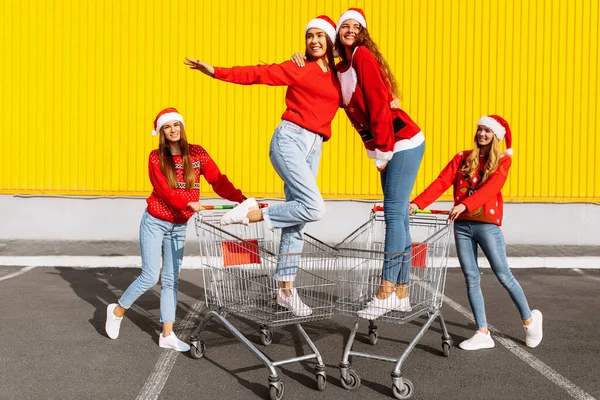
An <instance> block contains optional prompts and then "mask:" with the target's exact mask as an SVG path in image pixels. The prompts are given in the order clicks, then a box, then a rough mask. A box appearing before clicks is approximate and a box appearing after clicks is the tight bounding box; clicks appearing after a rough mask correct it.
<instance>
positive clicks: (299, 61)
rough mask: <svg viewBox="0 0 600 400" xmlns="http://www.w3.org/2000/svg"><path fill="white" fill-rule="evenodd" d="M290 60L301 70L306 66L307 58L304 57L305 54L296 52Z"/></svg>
mask: <svg viewBox="0 0 600 400" xmlns="http://www.w3.org/2000/svg"><path fill="white" fill-rule="evenodd" d="M290 60H292V62H293V63H294V64H296V65H297V66H299V67H300V68H303V67H304V66H305V65H306V62H305V61H306V57H305V56H304V54H302V53H300V52H296V53H294V55H293V56H292V58H290Z"/></svg>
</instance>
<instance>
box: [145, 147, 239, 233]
mask: <svg viewBox="0 0 600 400" xmlns="http://www.w3.org/2000/svg"><path fill="white" fill-rule="evenodd" d="M189 146H190V157H191V158H192V166H193V167H194V175H195V176H194V188H193V189H190V190H188V189H186V188H185V179H184V170H183V158H182V157H181V156H177V155H174V156H173V163H174V164H175V172H176V173H177V188H176V189H174V188H172V187H171V186H170V185H169V182H168V181H167V178H166V177H165V175H164V174H163V173H162V171H161V169H160V159H159V157H158V150H152V152H151V153H150V157H149V159H148V174H149V175H150V182H151V183H152V187H153V188H154V190H153V191H152V194H151V195H150V197H148V199H147V200H146V202H147V203H148V213H149V214H150V215H152V216H153V217H155V218H158V219H162V220H163V221H168V222H172V223H174V224H185V223H187V221H188V220H189V219H190V218H191V217H192V215H194V210H192V209H191V208H188V206H187V204H188V203H190V202H196V201H198V200H199V199H200V175H204V178H205V179H206V181H207V182H208V183H210V184H211V186H212V188H213V190H214V191H215V193H216V194H218V195H219V196H220V197H222V198H224V199H227V200H230V201H233V202H237V203H241V202H242V201H243V200H244V195H243V194H242V192H241V191H240V190H239V189H236V188H235V186H233V184H232V183H231V182H229V179H227V176H225V175H223V174H222V173H221V171H219V168H218V167H217V164H215V162H214V161H213V159H212V158H211V157H210V155H208V153H207V152H206V150H204V148H202V147H201V146H198V145H195V144H190V145H189Z"/></svg>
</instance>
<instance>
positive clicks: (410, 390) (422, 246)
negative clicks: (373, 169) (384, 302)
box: [336, 206, 452, 399]
mask: <svg viewBox="0 0 600 400" xmlns="http://www.w3.org/2000/svg"><path fill="white" fill-rule="evenodd" d="M444 214H447V212H442V211H433V212H432V211H424V212H423V213H418V214H416V215H413V216H411V217H410V230H411V236H412V240H413V247H412V252H409V253H407V254H396V253H385V252H384V246H385V220H384V210H383V207H381V206H375V207H373V210H372V212H371V218H370V219H369V220H368V221H367V222H366V223H364V224H363V225H362V226H360V227H359V228H358V229H357V230H356V231H354V232H353V233H352V234H350V235H349V236H348V237H347V238H346V239H344V241H342V243H340V244H338V245H337V246H336V248H337V249H338V250H339V258H338V263H339V267H340V268H342V269H344V270H346V272H344V273H343V274H342V275H340V276H339V277H338V290H339V298H338V300H337V311H338V312H339V313H340V314H342V315H347V316H351V317H357V311H359V310H362V309H364V308H365V307H366V304H367V303H368V302H369V301H370V300H371V299H372V298H373V296H375V295H376V294H377V292H378V289H379V287H380V281H381V276H382V275H381V274H382V269H383V263H384V261H388V262H399V260H404V261H405V262H407V263H408V262H410V265H411V267H410V280H409V283H408V295H409V298H410V303H411V307H412V310H411V311H407V312H401V311H392V312H389V313H387V314H384V315H383V316H381V317H379V318H378V319H377V320H378V321H383V322H390V323H395V324H405V323H407V322H410V321H413V320H415V319H417V318H419V317H421V316H423V315H426V316H427V317H428V318H427V321H426V322H425V323H424V324H423V326H422V328H421V329H420V331H419V332H418V334H417V335H416V337H415V338H414V339H413V340H412V341H411V342H410V344H409V345H408V346H407V347H406V349H405V350H404V352H403V353H402V355H401V356H400V357H399V358H397V359H396V358H392V357H387V356H382V355H376V354H368V353H361V352H357V351H352V344H353V343H354V339H355V336H356V332H357V331H358V326H359V322H360V319H359V320H358V321H357V322H356V323H355V324H354V327H353V329H352V331H351V333H350V337H349V338H348V341H347V343H346V346H345V349H344V353H343V356H342V361H341V363H340V372H341V375H342V379H341V383H342V386H343V387H344V388H346V389H348V390H353V389H356V388H357V387H358V386H360V377H359V375H358V374H357V373H356V371H355V370H354V369H353V368H352V367H351V366H350V362H349V357H350V356H355V357H365V358H370V359H376V360H382V361H388V362H393V363H395V367H394V370H393V372H392V391H393V393H394V396H395V397H396V398H398V399H408V398H410V397H412V395H413V394H414V385H413V384H412V382H411V381H410V380H408V379H406V378H403V377H402V373H401V367H402V364H403V363H404V361H405V360H406V358H407V357H408V355H409V354H410V352H411V351H412V350H413V349H414V347H415V346H416V345H417V343H418V342H419V340H420V339H421V337H423V335H424V334H425V332H426V331H427V329H429V327H430V325H431V324H432V323H433V322H434V321H435V320H436V319H439V321H440V325H441V329H442V331H443V335H442V351H443V354H444V356H446V357H448V355H449V352H450V345H451V338H450V335H448V330H447V329H446V323H445V322H444V318H443V316H442V313H441V311H440V308H441V307H442V300H443V297H444V285H445V282H446V268H447V260H448V247H449V241H450V232H451V230H452V223H451V221H449V220H448V217H447V215H444ZM392 296H395V294H394V293H392ZM369 342H370V343H371V344H373V345H374V344H376V343H377V326H376V325H375V322H374V321H372V320H370V321H369Z"/></svg>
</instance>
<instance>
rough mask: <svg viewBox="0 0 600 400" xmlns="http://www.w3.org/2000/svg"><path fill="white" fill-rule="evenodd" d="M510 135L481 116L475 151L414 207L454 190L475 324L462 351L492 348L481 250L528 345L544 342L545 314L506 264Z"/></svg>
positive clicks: (492, 118) (456, 161)
mask: <svg viewBox="0 0 600 400" xmlns="http://www.w3.org/2000/svg"><path fill="white" fill-rule="evenodd" d="M504 138H506V143H507V148H508V149H507V150H506V152H505V154H501V153H500V145H499V142H500V141H501V140H503V139H504ZM511 141H512V138H511V131H510V127H509V126H508V123H507V122H506V121H505V120H504V118H502V117H500V116H498V115H489V116H483V117H481V119H480V120H479V121H478V122H477V133H476V134H475V146H474V148H473V150H465V151H461V152H460V153H458V154H457V155H456V156H455V157H454V158H453V159H452V161H450V163H449V164H448V165H447V166H446V167H445V168H444V169H443V170H442V172H441V173H440V175H439V176H438V178H437V179H436V180H435V181H433V183H432V184H431V185H429V187H428V188H427V189H425V191H424V192H423V193H421V194H420V195H419V196H417V198H415V199H414V200H413V201H412V203H410V206H409V207H410V212H411V213H412V212H413V211H414V210H417V209H420V208H425V207H427V206H428V205H429V204H431V203H433V202H434V201H435V200H437V198H438V197H439V196H441V195H442V194H443V193H444V192H445V191H446V190H447V189H448V188H449V187H450V186H454V207H452V210H451V211H450V218H452V219H454V220H455V223H454V239H455V242H456V252H457V255H458V260H459V262H460V266H461V269H462V271H463V274H464V276H465V281H466V284H467V295H468V297H469V303H470V304H471V310H472V311H473V315H474V317H475V323H476V324H477V331H476V332H475V335H473V337H471V338H469V339H467V340H465V341H463V342H461V343H460V344H459V347H460V348H461V349H463V350H479V349H487V348H492V347H494V341H493V339H492V337H491V335H490V332H489V331H488V328H487V321H486V317H485V307H484V301H483V294H482V292H481V285H480V274H479V266H478V264H477V246H478V245H479V247H481V249H482V250H483V252H484V254H485V256H486V258H487V259H488V261H489V262H490V265H491V267H492V271H494V274H495V275H496V277H497V278H498V280H499V281H500V283H501V284H502V286H504V288H505V289H506V290H507V291H508V294H509V295H510V297H511V299H512V301H513V302H514V304H515V306H516V307H517V309H518V310H519V313H520V315H521V320H522V321H523V328H524V330H525V344H526V345H527V346H528V347H536V346H537V345H538V344H540V342H541V341H542V336H543V331H542V322H543V321H542V313H541V312H540V311H538V310H533V311H531V310H530V308H529V304H528V303H527V299H526V298H525V294H524V293H523V289H522V288H521V285H519V282H517V280H516V279H515V277H514V276H513V274H512V272H511V271H510V268H509V266H508V259H507V257H506V246H505V242H504V236H503V235H502V231H501V230H500V226H501V225H502V211H503V202H502V193H501V192H500V191H501V189H502V187H503V186H504V183H505V182H506V178H507V176H508V170H509V169H510V165H511V162H512V159H511V157H510V155H512V149H511Z"/></svg>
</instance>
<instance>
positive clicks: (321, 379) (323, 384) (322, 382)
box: [317, 375, 327, 391]
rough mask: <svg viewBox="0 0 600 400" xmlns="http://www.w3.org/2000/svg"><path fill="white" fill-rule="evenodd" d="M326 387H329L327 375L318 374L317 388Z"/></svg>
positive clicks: (323, 388)
mask: <svg viewBox="0 0 600 400" xmlns="http://www.w3.org/2000/svg"><path fill="white" fill-rule="evenodd" d="M325 387H327V377H326V376H325V375H317V389H319V390H320V391H323V390H325Z"/></svg>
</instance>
